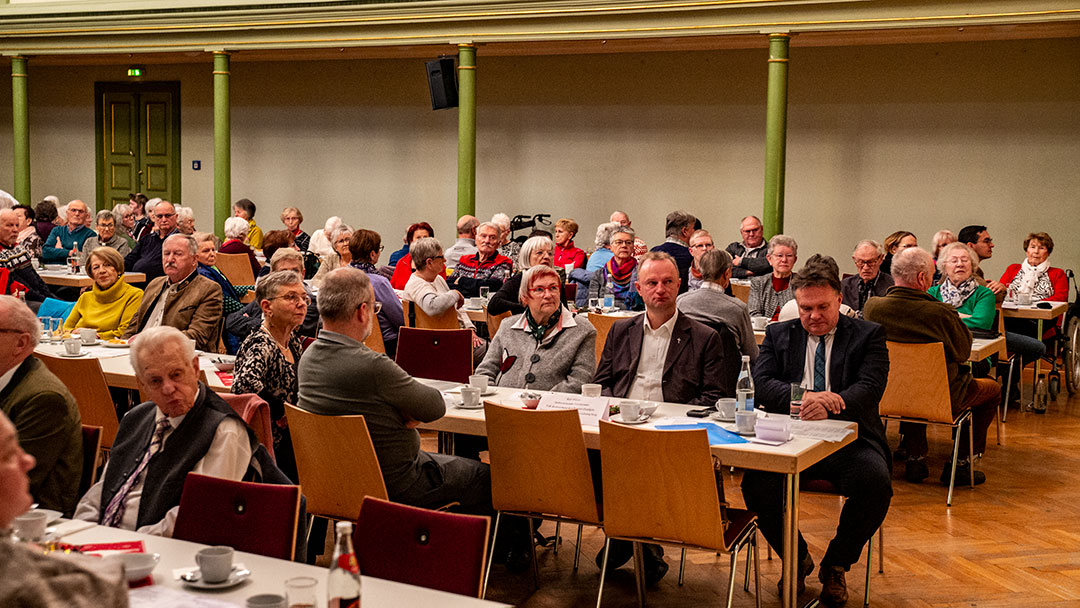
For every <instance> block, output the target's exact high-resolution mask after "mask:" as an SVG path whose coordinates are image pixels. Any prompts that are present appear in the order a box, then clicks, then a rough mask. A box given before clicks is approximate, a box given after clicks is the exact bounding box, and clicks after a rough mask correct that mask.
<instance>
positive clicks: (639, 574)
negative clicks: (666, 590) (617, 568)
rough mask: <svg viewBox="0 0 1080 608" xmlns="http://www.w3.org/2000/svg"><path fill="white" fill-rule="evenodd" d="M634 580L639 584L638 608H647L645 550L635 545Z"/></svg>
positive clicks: (639, 544) (637, 544)
mask: <svg viewBox="0 0 1080 608" xmlns="http://www.w3.org/2000/svg"><path fill="white" fill-rule="evenodd" d="M634 580H635V581H636V582H637V599H638V608H645V548H644V547H642V546H641V543H639V542H635V543H634Z"/></svg>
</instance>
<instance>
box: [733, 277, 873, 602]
mask: <svg viewBox="0 0 1080 608" xmlns="http://www.w3.org/2000/svg"><path fill="white" fill-rule="evenodd" d="M791 287H792V289H793V290H794V291H795V300H796V302H798V305H799V319H798V320H791V321H785V322H783V323H775V324H773V325H770V326H769V328H768V329H767V330H766V333H765V341H764V342H763V343H762V344H761V351H760V353H759V354H758V358H757V360H756V361H755V363H754V371H753V375H754V386H755V389H756V393H755V399H756V403H757V404H758V405H759V406H762V407H764V409H765V410H766V411H769V412H775V413H781V414H786V413H788V410H789V407H790V391H791V385H792V384H801V385H802V386H804V387H806V388H807V389H808V390H807V393H806V397H805V399H804V401H803V405H802V414H801V417H802V419H803V420H821V419H825V418H832V419H837V420H848V421H852V422H855V423H857V424H858V425H859V426H858V431H859V432H858V439H856V440H855V441H854V442H852V443H850V444H848V445H847V446H845V447H843V448H842V449H840V450H839V451H837V452H835V453H833V454H831V455H830V456H828V457H826V458H825V459H823V460H822V461H820V462H818V463H817V464H815V465H814V466H812V467H810V468H809V469H807V470H806V471H805V472H803V474H802V477H803V478H804V479H827V480H829V481H831V482H832V483H833V484H835V485H836V486H837V487H838V488H840V491H841V492H842V493H843V494H844V496H847V497H848V500H847V502H846V503H844V508H843V511H841V513H840V522H839V524H838V525H837V528H836V536H835V537H834V538H833V540H832V541H831V542H830V543H829V548H828V550H827V551H826V552H825V556H824V557H823V558H822V560H821V570H820V572H819V575H818V578H819V579H820V580H821V583H822V589H821V602H822V604H824V605H825V606H830V607H833V606H841V605H843V604H844V603H845V602H846V601H847V585H846V583H845V581H844V573H845V572H846V571H847V570H848V569H849V568H850V566H851V564H853V563H855V562H856V561H858V559H859V555H860V554H861V553H862V548H863V545H865V544H866V541H867V540H869V539H870V537H871V536H873V534H874V532H875V531H876V530H877V529H878V527H879V526H880V525H881V522H882V521H884V519H885V514H886V513H887V512H888V510H889V502H890V499H891V498H892V482H891V475H890V471H891V463H890V462H889V460H890V454H889V449H888V443H887V442H886V440H885V429H884V427H883V426H882V424H881V419H880V418H879V417H878V402H879V401H880V400H881V395H882V394H883V393H884V392H885V384H886V381H887V380H888V375H889V351H888V348H887V347H886V345H885V332H884V330H883V329H882V328H881V326H880V325H877V324H876V323H870V322H867V321H862V320H859V319H852V318H849V317H844V316H841V315H840V299H841V296H840V282H839V280H838V277H837V276H836V274H835V273H834V272H832V271H830V270H828V269H827V268H825V267H824V266H822V265H817V264H811V265H808V266H807V267H805V268H803V269H802V270H801V271H800V272H799V273H798V274H796V275H795V276H794V277H793V278H792V280H791ZM783 486H784V476H783V475H781V474H778V473H765V472H760V471H747V472H746V474H745V475H744V476H743V483H742V490H743V497H744V498H745V500H746V506H747V508H749V509H751V510H753V511H756V512H757V514H758V525H759V526H760V528H761V532H762V534H763V535H764V536H765V539H766V540H767V541H768V542H769V544H770V545H772V546H773V548H775V549H777V550H778V551H779V550H781V546H782V542H783V541H782V536H781V535H782V532H781V527H782V521H783V502H784V501H783V495H784V491H783ZM798 556H799V563H798V565H797V566H796V574H797V575H798V580H797V581H796V588H797V589H798V591H799V592H800V593H801V592H802V591H803V590H804V589H805V585H804V582H803V579H804V578H805V577H806V575H808V574H809V573H810V572H811V571H813V569H814V562H813V560H812V559H811V558H810V554H809V552H808V551H807V547H806V541H805V540H803V538H802V535H801V534H800V535H799V549H798Z"/></svg>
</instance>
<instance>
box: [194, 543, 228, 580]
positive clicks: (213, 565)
mask: <svg viewBox="0 0 1080 608" xmlns="http://www.w3.org/2000/svg"><path fill="white" fill-rule="evenodd" d="M232 560H233V549H232V547H223V546H217V547H207V548H205V549H201V550H200V551H199V552H198V553H196V554H195V564H196V565H198V566H199V572H200V573H201V574H202V578H203V580H204V581H206V582H208V583H220V582H223V581H225V580H227V579H228V578H229V574H230V573H232Z"/></svg>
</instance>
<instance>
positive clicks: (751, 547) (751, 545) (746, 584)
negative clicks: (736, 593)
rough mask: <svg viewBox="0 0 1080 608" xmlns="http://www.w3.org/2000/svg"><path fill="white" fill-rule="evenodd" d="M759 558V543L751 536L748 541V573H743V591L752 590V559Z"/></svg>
mask: <svg viewBox="0 0 1080 608" xmlns="http://www.w3.org/2000/svg"><path fill="white" fill-rule="evenodd" d="M752 559H753V560H756V559H757V543H756V542H754V539H753V538H751V539H750V542H748V543H746V573H745V574H743V583H742V588H743V591H750V560H752Z"/></svg>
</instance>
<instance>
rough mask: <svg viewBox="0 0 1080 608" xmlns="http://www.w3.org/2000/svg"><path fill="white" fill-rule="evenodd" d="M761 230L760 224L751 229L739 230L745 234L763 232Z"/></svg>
mask: <svg viewBox="0 0 1080 608" xmlns="http://www.w3.org/2000/svg"><path fill="white" fill-rule="evenodd" d="M761 230H762V228H761V226H758V227H757V228H750V229H749V230H739V232H741V233H743V234H754V233H755V232H761Z"/></svg>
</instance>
